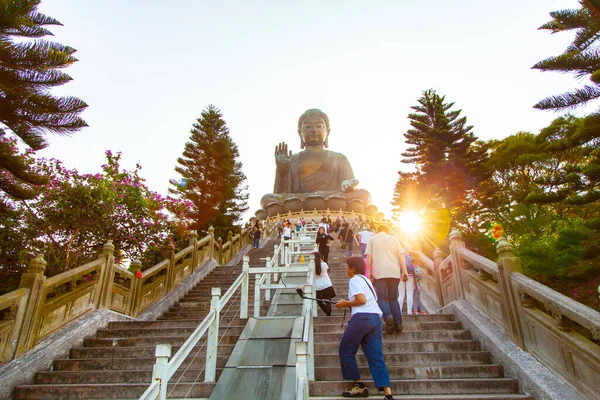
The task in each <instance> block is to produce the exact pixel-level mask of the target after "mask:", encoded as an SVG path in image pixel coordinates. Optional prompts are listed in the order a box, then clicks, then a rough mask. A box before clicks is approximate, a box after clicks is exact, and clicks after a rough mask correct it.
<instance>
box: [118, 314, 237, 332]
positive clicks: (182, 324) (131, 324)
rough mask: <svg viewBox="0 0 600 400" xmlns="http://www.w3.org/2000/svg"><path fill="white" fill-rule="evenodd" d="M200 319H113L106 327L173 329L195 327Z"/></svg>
mask: <svg viewBox="0 0 600 400" xmlns="http://www.w3.org/2000/svg"><path fill="white" fill-rule="evenodd" d="M201 322H202V319H199V318H196V319H187V320H186V319H180V320H174V321H165V320H156V321H115V322H109V323H108V327H107V328H108V329H138V328H156V329H159V328H165V329H175V328H196V327H197V326H198V325H200V323H201ZM246 322H247V320H246V319H240V318H233V319H232V318H223V317H221V319H220V320H219V324H220V325H222V324H226V325H229V323H231V324H232V325H245V324H246Z"/></svg>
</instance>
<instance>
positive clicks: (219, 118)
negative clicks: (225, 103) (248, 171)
mask: <svg viewBox="0 0 600 400" xmlns="http://www.w3.org/2000/svg"><path fill="white" fill-rule="evenodd" d="M177 163H178V164H179V165H178V166H177V167H175V171H176V172H178V173H179V174H180V175H181V179H180V180H179V181H175V180H172V181H171V185H172V187H171V188H169V192H170V193H172V194H175V195H178V196H179V197H181V198H182V199H187V200H190V201H191V203H192V204H193V206H192V207H190V209H189V215H188V217H189V219H191V220H193V221H194V222H193V223H192V225H191V226H190V228H191V229H194V230H197V231H199V232H200V231H205V230H206V229H208V227H209V226H213V227H214V228H215V235H216V236H217V237H222V238H223V239H225V238H226V236H227V232H228V231H229V230H233V229H234V224H235V223H236V222H237V221H238V220H239V219H240V217H241V215H242V214H243V213H244V212H245V211H246V210H247V209H248V206H247V200H248V194H247V192H246V190H247V187H246V186H244V181H245V180H246V176H245V175H244V173H243V172H242V163H241V162H240V161H239V151H238V147H237V145H236V144H235V143H234V142H233V140H232V139H231V137H230V136H229V129H228V128H227V126H226V124H225V121H224V120H223V115H222V114H221V111H220V110H219V109H217V108H216V107H215V106H214V105H212V104H211V105H209V106H208V107H207V109H206V110H204V111H202V113H201V117H200V118H198V119H197V120H196V123H195V124H194V125H193V128H192V130H191V135H190V140H189V141H188V142H187V143H186V144H185V149H184V151H183V154H182V156H181V157H179V158H178V159H177Z"/></svg>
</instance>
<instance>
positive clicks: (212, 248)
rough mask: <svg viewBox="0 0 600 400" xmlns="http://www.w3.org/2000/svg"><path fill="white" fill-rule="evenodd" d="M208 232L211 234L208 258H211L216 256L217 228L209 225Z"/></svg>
mask: <svg viewBox="0 0 600 400" xmlns="http://www.w3.org/2000/svg"><path fill="white" fill-rule="evenodd" d="M208 234H209V235H210V247H209V250H208V259H209V260H210V259H212V258H214V257H215V228H213V227H212V226H209V227H208Z"/></svg>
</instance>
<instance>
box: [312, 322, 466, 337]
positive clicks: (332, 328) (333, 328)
mask: <svg viewBox="0 0 600 400" xmlns="http://www.w3.org/2000/svg"><path fill="white" fill-rule="evenodd" d="M331 322H333V321H331ZM340 325H341V324H340V323H329V324H324V323H315V332H316V333H323V332H328V333H334V332H343V331H344V329H345V327H346V326H347V325H348V321H345V322H344V327H343V328H342V327H341V326H340ZM402 328H403V331H402V333H403V332H404V331H430V330H433V331H440V330H463V326H462V324H461V323H460V322H458V321H440V322H437V321H436V322H410V321H407V322H403V323H402ZM402 333H394V335H402ZM383 335H384V336H386V333H385V332H384V334H383Z"/></svg>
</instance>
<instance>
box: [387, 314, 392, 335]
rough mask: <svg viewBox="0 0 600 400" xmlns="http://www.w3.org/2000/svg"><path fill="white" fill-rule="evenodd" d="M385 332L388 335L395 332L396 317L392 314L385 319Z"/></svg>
mask: <svg viewBox="0 0 600 400" xmlns="http://www.w3.org/2000/svg"><path fill="white" fill-rule="evenodd" d="M385 333H387V334H388V335H391V334H392V333H394V317H393V316H391V315H390V316H389V317H387V318H386V319H385Z"/></svg>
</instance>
